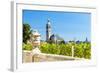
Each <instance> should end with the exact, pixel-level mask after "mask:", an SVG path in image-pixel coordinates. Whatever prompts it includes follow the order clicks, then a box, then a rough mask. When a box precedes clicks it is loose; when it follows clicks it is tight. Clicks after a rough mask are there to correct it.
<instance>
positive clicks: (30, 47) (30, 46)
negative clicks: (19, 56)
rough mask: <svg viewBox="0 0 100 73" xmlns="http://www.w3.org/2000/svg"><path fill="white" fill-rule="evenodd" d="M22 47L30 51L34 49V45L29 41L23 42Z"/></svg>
mask: <svg viewBox="0 0 100 73" xmlns="http://www.w3.org/2000/svg"><path fill="white" fill-rule="evenodd" d="M22 48H23V50H28V51H30V50H32V48H33V46H32V44H31V43H28V44H25V43H23V45H22Z"/></svg>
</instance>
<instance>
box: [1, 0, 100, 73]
mask: <svg viewBox="0 0 100 73" xmlns="http://www.w3.org/2000/svg"><path fill="white" fill-rule="evenodd" d="M21 1H22V0H21ZM33 1H35V2H39V1H40V2H41V3H48V4H63V3H66V4H70V3H67V1H66V0H33ZM71 1H72V0H70V2H71ZM78 1H79V3H80V2H81V3H82V2H84V0H78ZM85 1H86V0H85ZM87 1H88V2H87V3H86V4H88V5H89V1H91V2H90V3H92V4H94V5H95V6H97V7H98V8H99V9H98V10H97V11H98V15H97V18H98V22H99V24H100V21H99V19H100V7H99V6H100V5H99V3H100V2H96V0H94V1H93V0H87ZM74 2H75V1H74ZM79 3H78V4H79ZM99 28H100V25H99V27H98V28H97V32H98V35H95V36H98V38H97V44H98V66H97V67H82V68H79V67H78V68H61V69H47V70H45V71H43V70H33V72H34V73H99V71H100V70H99V69H100V63H99V62H100V57H99V56H100V53H99V52H100V46H99V41H100V29H99ZM9 68H10V0H0V73H10V70H9ZM26 73H29V72H26Z"/></svg>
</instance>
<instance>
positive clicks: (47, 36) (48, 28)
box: [46, 18, 51, 41]
mask: <svg viewBox="0 0 100 73" xmlns="http://www.w3.org/2000/svg"><path fill="white" fill-rule="evenodd" d="M50 36H51V23H50V19H49V18H48V19H47V24H46V41H49V39H50Z"/></svg>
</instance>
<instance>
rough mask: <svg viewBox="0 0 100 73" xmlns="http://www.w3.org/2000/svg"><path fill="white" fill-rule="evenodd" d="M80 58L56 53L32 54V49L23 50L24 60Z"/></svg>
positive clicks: (42, 60)
mask: <svg viewBox="0 0 100 73" xmlns="http://www.w3.org/2000/svg"><path fill="white" fill-rule="evenodd" d="M68 60H80V58H74V57H71V56H63V55H54V54H45V53H40V54H35V55H32V53H31V51H23V62H44V61H68Z"/></svg>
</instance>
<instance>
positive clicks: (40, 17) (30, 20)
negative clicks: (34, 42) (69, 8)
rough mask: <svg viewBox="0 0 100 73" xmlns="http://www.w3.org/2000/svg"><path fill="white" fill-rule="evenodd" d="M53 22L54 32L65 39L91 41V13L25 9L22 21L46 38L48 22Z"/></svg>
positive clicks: (52, 28)
mask: <svg viewBox="0 0 100 73" xmlns="http://www.w3.org/2000/svg"><path fill="white" fill-rule="evenodd" d="M48 18H49V19H50V22H51V30H52V34H57V35H59V36H60V37H62V38H63V39H64V40H65V41H70V40H74V39H75V40H76V41H77V40H80V41H85V39H86V37H87V38H88V40H89V41H91V14H90V13H79V12H60V11H59V12H56V11H40V10H23V15H22V20H23V21H22V23H23V24H24V23H27V24H29V25H30V26H31V29H32V30H38V32H39V33H40V34H41V39H42V40H46V24H47V20H48Z"/></svg>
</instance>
